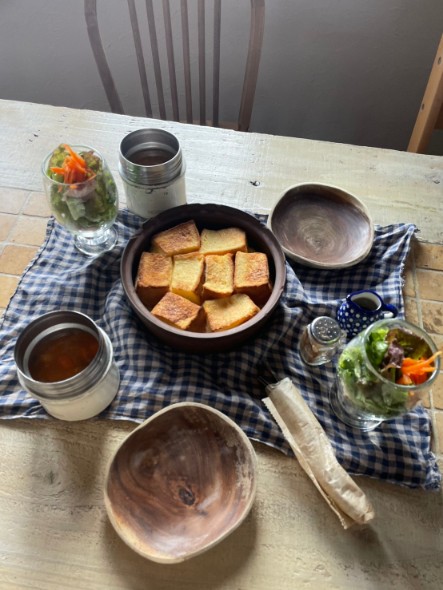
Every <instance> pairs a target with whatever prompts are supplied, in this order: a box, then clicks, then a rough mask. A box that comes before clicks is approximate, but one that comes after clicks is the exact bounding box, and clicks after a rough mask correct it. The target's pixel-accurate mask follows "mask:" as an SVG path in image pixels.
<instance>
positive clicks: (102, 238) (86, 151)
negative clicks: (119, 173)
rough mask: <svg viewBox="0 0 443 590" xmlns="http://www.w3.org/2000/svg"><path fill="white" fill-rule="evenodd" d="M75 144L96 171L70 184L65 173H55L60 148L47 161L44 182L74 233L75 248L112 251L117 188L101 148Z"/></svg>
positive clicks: (59, 214)
mask: <svg viewBox="0 0 443 590" xmlns="http://www.w3.org/2000/svg"><path fill="white" fill-rule="evenodd" d="M71 147H72V149H73V150H74V151H75V152H76V153H77V154H80V155H81V156H82V157H84V159H85V161H86V162H87V163H88V162H91V166H93V167H94V168H93V170H94V172H95V174H94V175H93V176H91V177H90V178H88V179H87V180H84V181H82V182H69V183H66V182H63V180H64V177H63V176H58V175H56V174H51V171H50V168H51V167H52V166H53V165H54V159H55V158H54V154H56V152H57V150H60V148H57V150H54V151H53V152H51V153H50V154H48V156H46V158H45V159H44V161H43V164H42V174H43V185H44V188H45V193H46V196H47V198H48V201H49V206H50V209H51V212H52V214H53V215H54V217H55V219H56V220H57V221H58V222H59V223H60V224H61V225H63V227H65V228H66V229H67V230H68V231H69V232H70V233H71V234H72V235H73V236H74V244H75V247H76V248H77V249H78V250H79V251H80V252H82V253H83V254H86V255H87V256H98V255H99V254H101V253H103V252H106V251H108V250H112V248H113V247H114V246H115V244H116V242H117V237H118V236H117V230H116V228H115V227H113V226H114V222H115V219H116V217H117V212H118V193H117V187H116V184H115V181H114V178H113V176H112V174H111V172H110V170H109V168H108V166H107V164H106V161H105V160H104V158H103V156H101V154H100V153H99V152H98V151H97V150H95V149H93V148H90V147H88V146H82V145H77V146H71ZM59 153H60V152H59ZM51 176H52V177H51Z"/></svg>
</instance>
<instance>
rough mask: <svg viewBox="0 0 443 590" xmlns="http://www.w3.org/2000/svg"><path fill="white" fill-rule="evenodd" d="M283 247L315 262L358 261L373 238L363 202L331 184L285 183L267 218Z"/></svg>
mask: <svg viewBox="0 0 443 590" xmlns="http://www.w3.org/2000/svg"><path fill="white" fill-rule="evenodd" d="M268 227H269V228H270V229H271V230H272V232H273V233H274V235H275V237H276V238H277V240H278V241H279V242H280V245H281V247H282V249H283V251H284V253H285V254H286V255H287V256H288V257H289V258H291V259H293V260H295V261H296V262H299V263H300V264H304V265H305V266H310V267H314V268H321V269H334V268H346V267H349V266H353V265H354V264H357V263H359V262H361V261H362V260H363V259H364V258H366V256H367V255H368V254H369V252H370V250H371V248H372V243H373V241H374V227H373V223H372V220H371V217H370V215H369V212H368V210H367V208H366V206H365V205H364V204H363V203H362V202H361V201H360V200H359V199H357V197H355V196H354V195H351V194H350V193H348V192H346V191H344V190H343V189H341V188H339V187H335V186H330V185H326V184H319V183H316V184H315V183H306V184H299V185H295V186H293V187H290V188H289V189H287V190H286V191H285V192H284V193H283V195H282V197H281V198H280V200H279V201H278V202H277V204H276V205H275V207H274V209H273V210H272V212H271V214H270V215H269V218H268Z"/></svg>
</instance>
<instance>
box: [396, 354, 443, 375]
mask: <svg viewBox="0 0 443 590" xmlns="http://www.w3.org/2000/svg"><path fill="white" fill-rule="evenodd" d="M441 354H442V351H441V350H439V351H438V352H436V353H435V354H433V355H432V356H430V357H429V358H427V359H424V360H423V359H420V360H418V361H415V362H413V363H411V362H410V361H407V362H406V364H405V361H406V359H404V361H403V363H402V366H401V370H402V373H406V374H410V373H417V372H421V371H426V372H428V370H429V369H431V370H432V371H434V369H435V367H434V366H433V362H434V360H435V359H436V358H437V357H438V356H440V355H441Z"/></svg>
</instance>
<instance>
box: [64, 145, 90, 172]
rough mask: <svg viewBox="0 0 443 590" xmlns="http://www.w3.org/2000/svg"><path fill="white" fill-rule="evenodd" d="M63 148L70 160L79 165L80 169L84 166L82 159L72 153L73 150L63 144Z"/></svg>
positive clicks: (75, 153)
mask: <svg viewBox="0 0 443 590" xmlns="http://www.w3.org/2000/svg"><path fill="white" fill-rule="evenodd" d="M63 147H64V148H65V150H66V151H67V152H68V154H70V156H71V158H72V159H73V160H74V161H75V162H77V164H79V165H80V166H81V167H82V168H84V167H85V166H86V162H85V161H84V159H83V158H82V157H81V156H80V155H79V154H77V152H74V150H73V149H72V148H71V147H70V146H69V145H67V144H66V143H64V144H63Z"/></svg>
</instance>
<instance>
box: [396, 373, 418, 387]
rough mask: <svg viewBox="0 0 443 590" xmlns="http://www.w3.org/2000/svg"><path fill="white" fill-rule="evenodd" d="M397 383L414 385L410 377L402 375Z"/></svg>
mask: <svg viewBox="0 0 443 590" xmlns="http://www.w3.org/2000/svg"><path fill="white" fill-rule="evenodd" d="M396 383H397V385H412V384H413V383H414V382H413V381H412V379H411V378H410V377H409V376H408V375H402V376H401V377H400V378H399V379H397V381H396Z"/></svg>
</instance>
